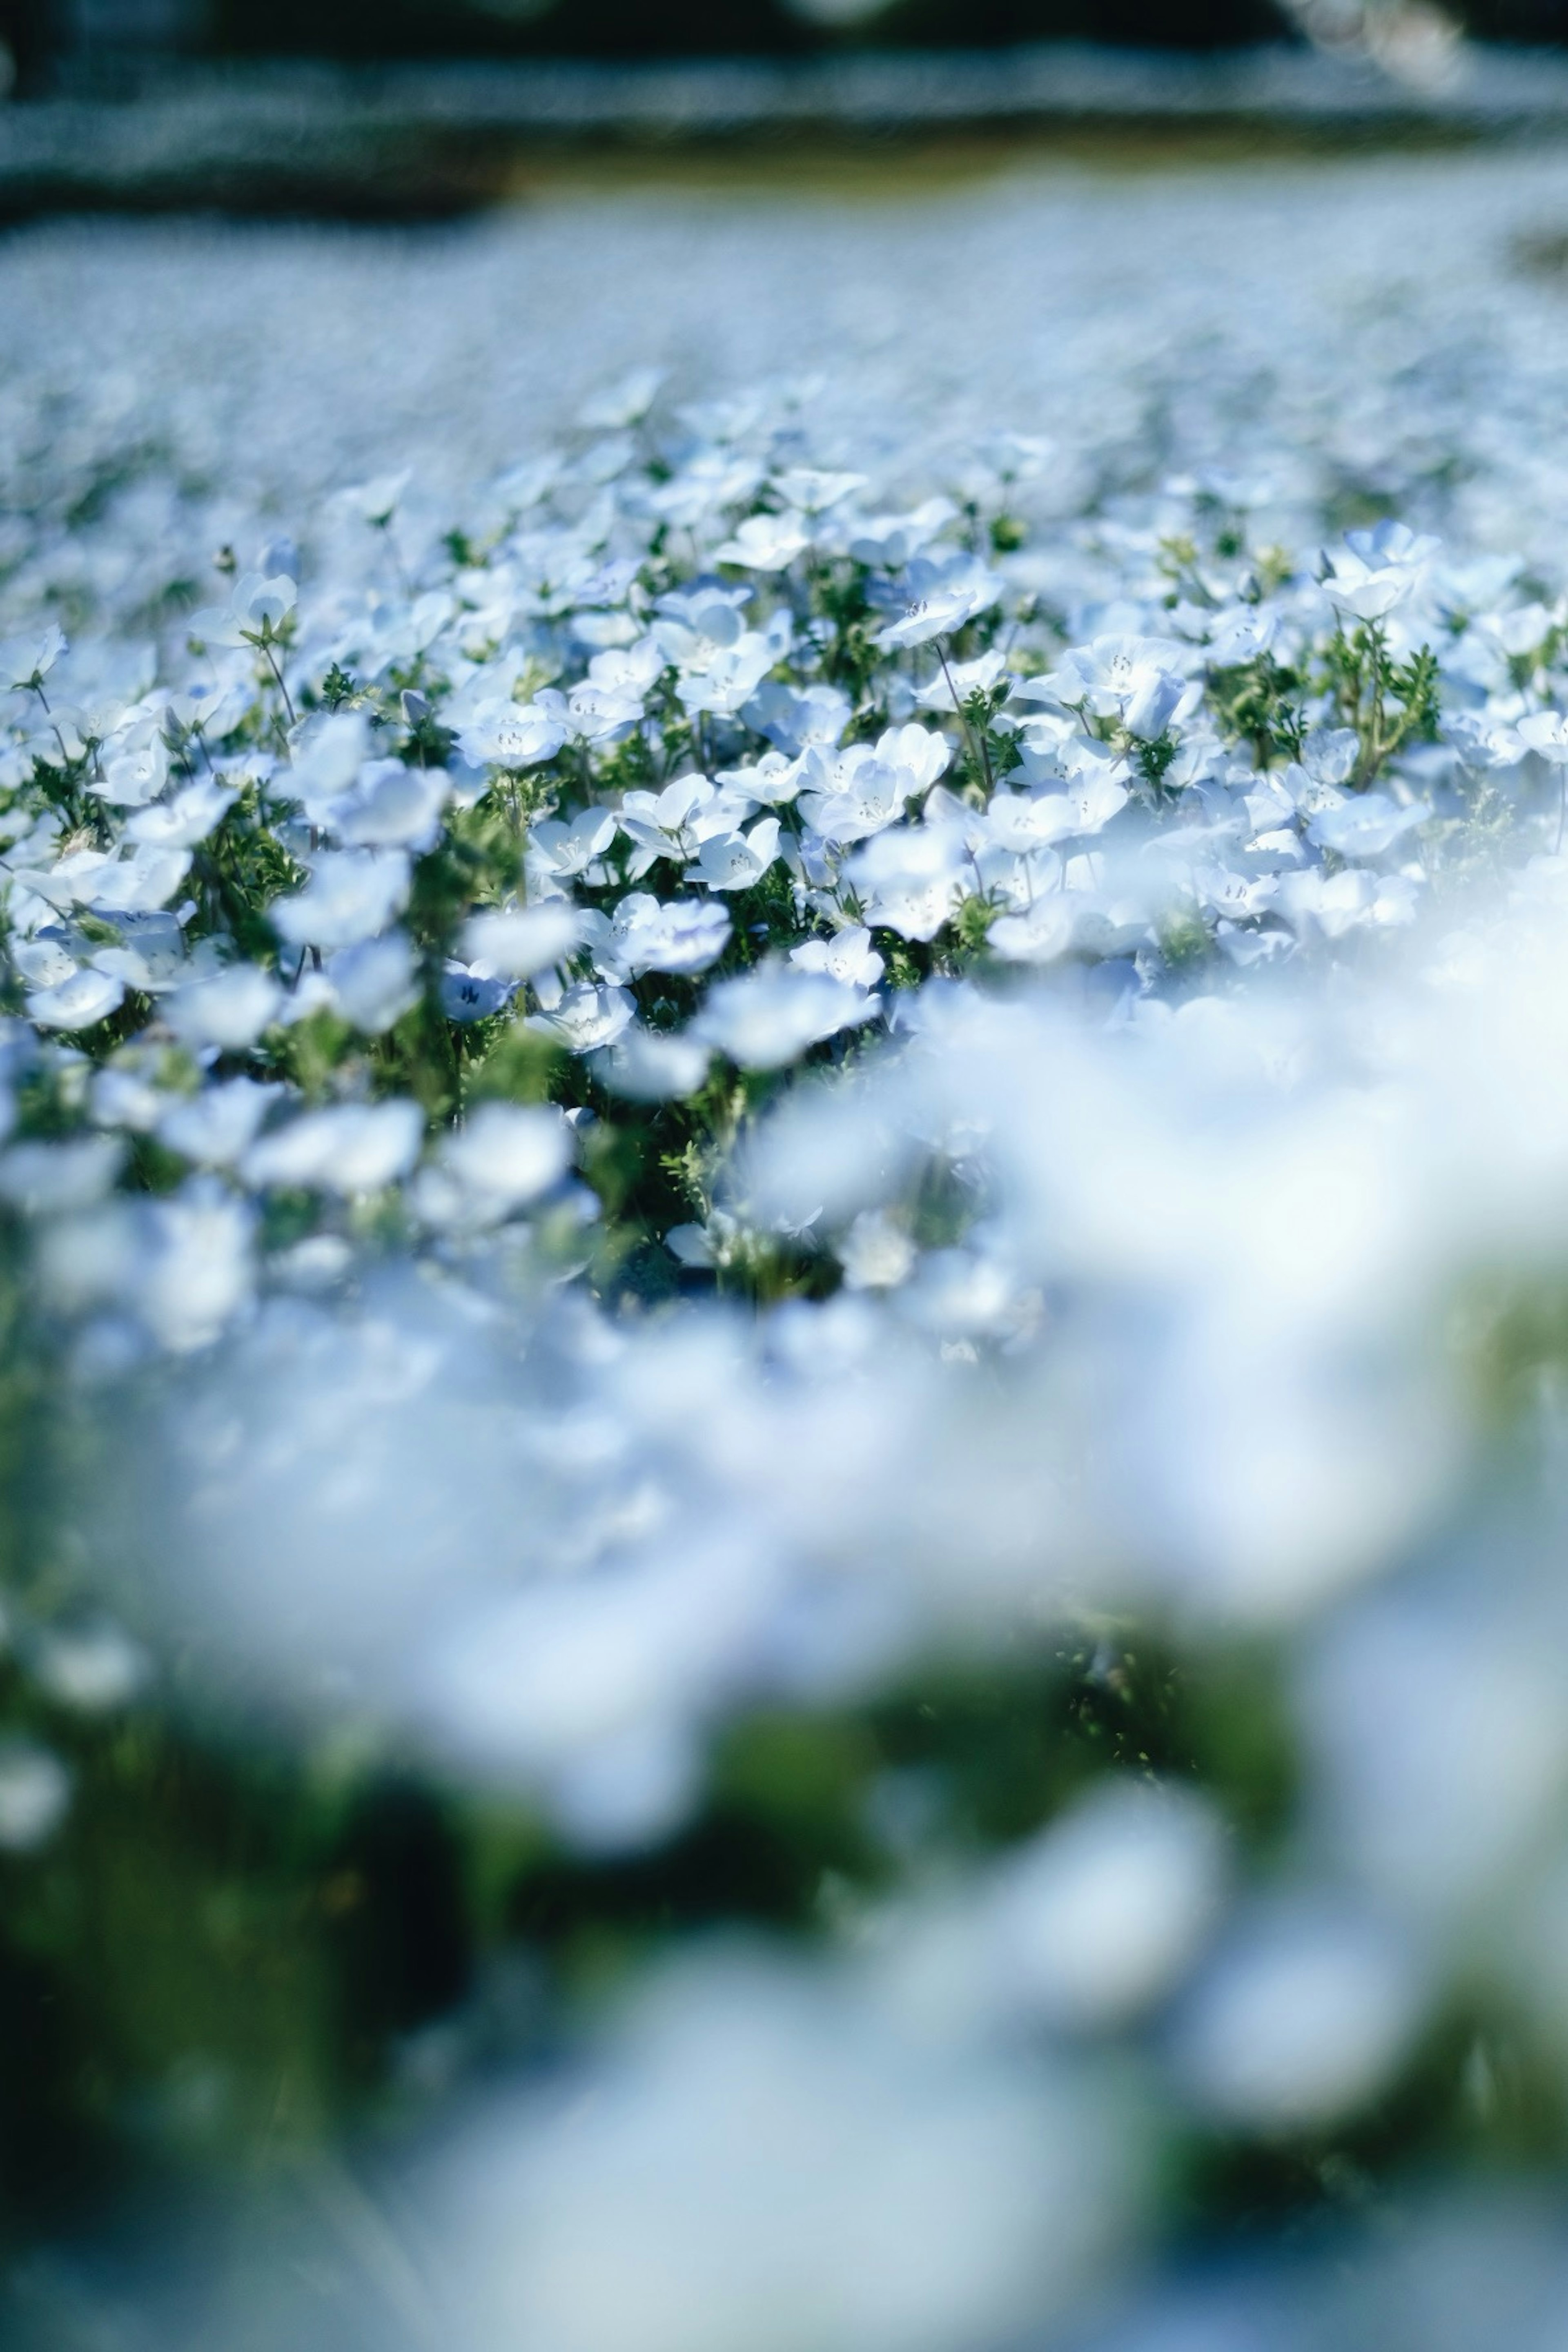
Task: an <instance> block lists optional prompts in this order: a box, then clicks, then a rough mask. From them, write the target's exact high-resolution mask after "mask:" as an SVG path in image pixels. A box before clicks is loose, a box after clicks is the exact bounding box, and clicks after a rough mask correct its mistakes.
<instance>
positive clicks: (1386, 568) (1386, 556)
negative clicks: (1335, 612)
mask: <svg viewBox="0 0 1568 2352" xmlns="http://www.w3.org/2000/svg"><path fill="white" fill-rule="evenodd" d="M1441 544H1442V542H1441V541H1440V540H1436V539H1433V538H1430V537H1422V536H1418V535H1417V533H1416V532H1415V531H1413V530H1411V529H1410V528H1409V526H1408V524H1406V523H1402V522H1394V521H1392V520H1384V521H1383V522H1378V523H1374V524H1373V526H1372V528H1371V529H1370V530H1349V531H1347V532H1346V533H1345V541H1344V545H1343V547H1342V548H1336V549H1335V551H1334V553H1333V555H1332V557H1331V559H1330V561H1331V565H1332V569H1331V572H1330V573H1329V575H1328V577H1327V578H1326V579H1325V580H1324V583H1323V590H1324V593H1325V594H1326V595H1327V596H1328V598H1329V600H1330V602H1331V604H1335V605H1337V606H1338V607H1339V608H1340V609H1341V610H1342V611H1343V612H1346V613H1350V614H1353V615H1354V616H1355V618H1356V619H1357V620H1361V621H1381V620H1384V619H1385V618H1386V617H1387V615H1388V614H1390V613H1392V612H1393V611H1394V608H1395V607H1396V606H1397V605H1400V604H1404V603H1405V599H1406V598H1407V597H1408V596H1409V595H1410V594H1411V593H1412V591H1413V590H1414V589H1415V586H1416V585H1417V583H1419V581H1420V579H1421V577H1422V575H1423V573H1424V572H1425V571H1426V567H1427V566H1428V565H1429V563H1430V562H1431V561H1432V559H1433V557H1434V556H1435V555H1436V553H1437V551H1438V550H1439V548H1440V547H1441Z"/></svg>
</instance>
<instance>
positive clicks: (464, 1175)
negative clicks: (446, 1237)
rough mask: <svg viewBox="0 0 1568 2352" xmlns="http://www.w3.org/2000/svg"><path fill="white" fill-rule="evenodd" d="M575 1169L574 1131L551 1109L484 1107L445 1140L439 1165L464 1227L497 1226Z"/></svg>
mask: <svg viewBox="0 0 1568 2352" xmlns="http://www.w3.org/2000/svg"><path fill="white" fill-rule="evenodd" d="M571 1164H572V1130H571V1129H570V1127H568V1125H567V1123H566V1120H565V1119H564V1118H563V1116H562V1114H561V1112H560V1111H559V1110H557V1109H556V1108H554V1107H553V1106H552V1105H551V1106H546V1105H542V1104H522V1105H519V1104H515V1103H481V1104H480V1105H479V1108H477V1109H476V1110H475V1111H474V1112H473V1113H472V1114H471V1115H470V1117H469V1118H468V1119H467V1120H466V1121H465V1123H464V1124H463V1126H462V1127H461V1128H459V1129H458V1131H457V1132H456V1133H455V1134H452V1135H448V1136H447V1138H446V1139H445V1140H444V1141H443V1143H442V1145H441V1148H440V1151H439V1154H438V1158H437V1166H438V1168H439V1170H440V1171H441V1173H442V1175H443V1176H445V1177H446V1178H447V1180H449V1181H450V1182H451V1184H452V1185H454V1186H455V1187H456V1193H457V1200H456V1202H449V1203H448V1209H449V1211H450V1209H451V1208H453V1207H456V1208H457V1209H458V1213H459V1214H460V1216H461V1218H462V1221H463V1222H476V1223H495V1222H497V1221H498V1220H499V1219H500V1218H502V1217H505V1216H510V1215H511V1214H512V1213H513V1212H514V1211H516V1210H517V1209H520V1208H522V1207H525V1206H526V1205H527V1204H528V1203H529V1202H532V1201H536V1200H538V1199H539V1197H540V1195H541V1194H542V1193H544V1192H549V1191H550V1189H551V1187H552V1185H553V1184H555V1183H556V1182H558V1181H559V1180H560V1179H561V1177H563V1175H564V1174H565V1172H566V1171H567V1169H568V1168H569V1167H570V1166H571Z"/></svg>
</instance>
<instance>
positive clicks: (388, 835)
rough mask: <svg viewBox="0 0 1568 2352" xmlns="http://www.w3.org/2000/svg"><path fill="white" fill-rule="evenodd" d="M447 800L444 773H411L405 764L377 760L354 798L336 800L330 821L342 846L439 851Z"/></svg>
mask: <svg viewBox="0 0 1568 2352" xmlns="http://www.w3.org/2000/svg"><path fill="white" fill-rule="evenodd" d="M446 797H447V777H446V774H445V772H443V771H442V770H441V769H439V768H406V767H405V766H404V764H403V762H402V761H401V760H373V761H370V762H369V763H368V764H367V765H366V766H365V767H363V768H362V769H361V770H360V772H359V777H358V780H357V782H356V783H355V785H354V788H353V793H350V794H347V795H344V796H342V797H340V798H339V799H337V800H335V801H334V802H333V803H332V804H331V810H330V813H329V814H328V815H327V818H326V822H327V823H328V824H330V826H331V830H332V832H333V833H334V834H335V835H337V837H338V839H339V840H340V841H341V842H344V843H346V844H350V845H356V846H359V847H363V848H373V847H374V848H382V847H385V848H405V849H412V850H416V851H419V850H426V849H428V848H430V847H432V846H433V845H434V843H435V840H436V834H437V818H438V817H439V815H440V813H441V805H442V803H443V802H444V801H445V799H446Z"/></svg>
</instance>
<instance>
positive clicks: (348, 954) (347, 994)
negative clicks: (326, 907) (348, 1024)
mask: <svg viewBox="0 0 1568 2352" xmlns="http://www.w3.org/2000/svg"><path fill="white" fill-rule="evenodd" d="M326 973H327V978H328V980H329V981H331V985H332V992H333V994H334V995H335V997H336V998H337V1001H338V1003H339V1004H340V1005H341V1006H342V1010H343V1012H344V1013H345V1014H346V1015H347V1017H348V1018H349V1020H351V1021H352V1022H353V1025H354V1027H355V1028H356V1029H359V1030H363V1033H364V1034H365V1035H366V1036H367V1037H379V1036H380V1035H381V1034H383V1032H384V1031H385V1030H387V1029H390V1028H391V1026H392V1024H393V1023H394V1022H395V1021H398V1020H401V1019H402V1017H403V1015H404V1013H406V1012H407V1011H408V1009H409V1007H410V1006H411V1005H412V1004H415V1003H417V1002H418V997H419V985H418V982H417V980H416V976H415V971H414V950H413V947H412V945H411V943H410V941H409V938H408V934H407V933H406V932H405V931H386V932H384V933H383V935H382V936H381V938H379V939H374V940H361V942H360V944H359V945H358V946H357V947H352V948H341V949H340V950H338V952H337V954H336V955H334V956H329V957H328V959H327V966H326Z"/></svg>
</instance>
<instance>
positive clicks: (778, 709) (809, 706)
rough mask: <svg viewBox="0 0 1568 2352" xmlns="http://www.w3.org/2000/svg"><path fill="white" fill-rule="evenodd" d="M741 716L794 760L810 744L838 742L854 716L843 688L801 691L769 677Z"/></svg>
mask: <svg viewBox="0 0 1568 2352" xmlns="http://www.w3.org/2000/svg"><path fill="white" fill-rule="evenodd" d="M741 715H742V718H743V719H745V721H746V724H747V726H748V727H754V728H755V729H756V730H757V732H758V734H759V735H765V736H766V737H767V739H768V741H769V742H770V743H772V744H774V745H775V746H776V747H777V749H778V750H779V751H784V752H787V753H788V754H789V756H790V757H791V758H792V759H794V758H795V757H796V756H797V754H798V753H800V752H802V751H805V747H806V745H807V744H808V743H823V744H828V745H831V744H834V743H837V741H838V740H839V738H840V737H841V736H842V734H843V732H844V730H845V729H846V728H847V726H848V724H849V721H850V719H852V718H853V717H854V715H855V713H854V705H853V704H852V703H851V701H850V699H849V697H848V696H847V694H846V693H845V691H844V689H843V688H842V687H838V686H826V685H822V684H817V685H813V686H808V687H805V688H799V687H794V686H789V685H786V684H785V683H784V680H783V679H782V678H768V679H767V680H765V681H764V683H763V685H761V686H760V687H758V688H757V690H756V692H755V694H753V695H752V698H751V700H750V702H748V703H747V705H746V707H745V709H744V710H743V711H742V714H741ZM730 781H731V779H730V778H729V777H727V776H721V778H720V782H721V783H727V782H730ZM758 797H759V798H761V797H763V795H761V794H759V795H758Z"/></svg>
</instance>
